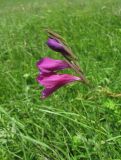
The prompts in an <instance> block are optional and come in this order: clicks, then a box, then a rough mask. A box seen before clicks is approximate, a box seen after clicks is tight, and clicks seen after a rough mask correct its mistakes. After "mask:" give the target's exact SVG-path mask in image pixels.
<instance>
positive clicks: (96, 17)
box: [0, 0, 121, 160]
mask: <svg viewBox="0 0 121 160" xmlns="http://www.w3.org/2000/svg"><path fill="white" fill-rule="evenodd" d="M48 27H49V28H51V29H53V30H54V31H56V32H57V33H59V34H60V35H62V36H63V37H64V38H65V39H66V41H67V42H68V43H69V45H70V47H71V48H72V50H73V51H74V53H75V54H76V56H77V57H78V59H79V64H80V66H81V67H82V68H83V70H84V72H85V74H86V77H87V78H88V79H89V80H90V82H91V83H92V85H93V87H91V88H89V87H87V86H84V85H82V84H79V83H73V84H71V85H68V86H66V87H63V88H61V89H59V90H58V91H57V92H56V93H54V94H53V95H52V96H51V97H49V98H48V99H46V100H44V101H42V100H40V92H41V90H42V87H41V86H40V87H39V88H38V86H39V85H38V83H37V82H36V76H37V75H38V70H37V68H36V62H37V61H38V60H39V59H40V58H41V57H44V56H49V57H53V58H58V59H59V58H61V59H62V57H61V55H59V54H58V53H54V52H52V51H51V50H50V49H48V48H47V47H46V46H45V42H46V39H47V37H46V34H45V33H44V31H43V30H44V28H48ZM71 73H72V72H71ZM108 90H110V91H111V92H112V93H120V92H121V1H120V0H115V1H113V0H86V1H85V0H75V1H72V0H71V1H69V0H66V1H64V0H59V1H55V0H51V3H50V1H49V0H45V1H42V0H35V1H32V0H21V1H18V0H15V1H14V0H6V1H3V0H0V160H121V98H120V97H111V96H109V95H108V94H107V91H108Z"/></svg>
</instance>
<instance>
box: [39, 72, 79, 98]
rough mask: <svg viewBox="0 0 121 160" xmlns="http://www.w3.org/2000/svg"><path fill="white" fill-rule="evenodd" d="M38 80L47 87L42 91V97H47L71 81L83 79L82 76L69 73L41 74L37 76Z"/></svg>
mask: <svg viewBox="0 0 121 160" xmlns="http://www.w3.org/2000/svg"><path fill="white" fill-rule="evenodd" d="M37 81H38V82H39V83H40V84H41V85H43V86H44V87H45V89H44V90H43V91H42V97H41V98H46V97H48V96H49V95H51V94H52V93H53V92H54V91H56V90H57V89H59V88H60V87H62V86H64V85H66V84H68V83H71V82H73V81H81V78H80V77H76V76H72V75H69V74H56V73H49V74H41V75H39V76H38V77H37Z"/></svg>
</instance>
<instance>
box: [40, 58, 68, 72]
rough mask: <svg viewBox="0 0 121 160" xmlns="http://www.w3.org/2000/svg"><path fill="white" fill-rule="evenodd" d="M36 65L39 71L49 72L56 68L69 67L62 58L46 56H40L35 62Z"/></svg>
mask: <svg viewBox="0 0 121 160" xmlns="http://www.w3.org/2000/svg"><path fill="white" fill-rule="evenodd" d="M37 67H38V68H39V70H40V71H41V73H44V74H45V73H50V72H54V71H57V70H62V69H65V68H70V66H69V65H68V63H67V62H66V61H63V60H55V59H51V58H48V57H45V58H42V59H41V60H40V61H38V62H37Z"/></svg>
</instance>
